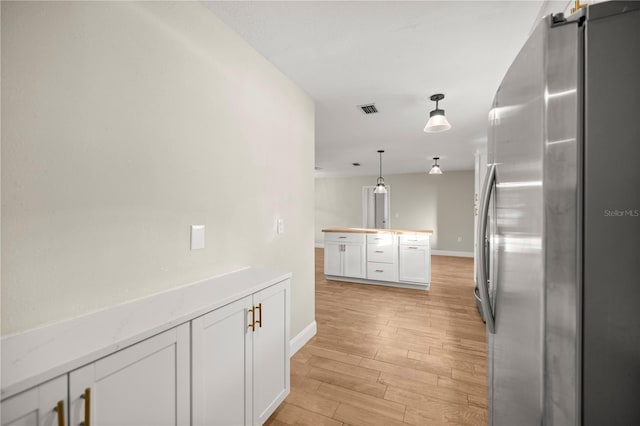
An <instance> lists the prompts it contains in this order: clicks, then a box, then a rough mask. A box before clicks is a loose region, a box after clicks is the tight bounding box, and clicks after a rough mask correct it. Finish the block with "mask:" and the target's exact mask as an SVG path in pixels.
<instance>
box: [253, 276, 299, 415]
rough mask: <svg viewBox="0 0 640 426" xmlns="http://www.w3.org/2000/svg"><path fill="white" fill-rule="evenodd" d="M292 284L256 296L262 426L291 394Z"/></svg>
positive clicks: (257, 397)
mask: <svg viewBox="0 0 640 426" xmlns="http://www.w3.org/2000/svg"><path fill="white" fill-rule="evenodd" d="M289 287H290V284H289V281H288V280H287V281H283V282H281V283H279V284H276V285H273V286H271V287H268V288H266V289H264V290H262V291H260V292H258V293H256V294H254V296H253V304H254V306H256V307H259V310H258V315H257V319H259V320H260V324H259V325H258V326H256V330H255V332H254V333H252V334H253V413H254V414H253V416H254V417H253V423H254V424H258V425H261V424H263V423H264V422H265V421H266V420H267V419H268V418H269V416H270V415H271V414H272V413H273V412H274V411H275V409H276V408H278V405H280V403H281V402H282V401H284V399H285V398H286V396H287V395H288V394H289V352H290V349H289Z"/></svg>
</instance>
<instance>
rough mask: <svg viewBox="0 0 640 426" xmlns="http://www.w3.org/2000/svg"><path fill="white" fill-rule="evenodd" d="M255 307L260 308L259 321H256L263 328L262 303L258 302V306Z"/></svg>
mask: <svg viewBox="0 0 640 426" xmlns="http://www.w3.org/2000/svg"><path fill="white" fill-rule="evenodd" d="M255 309H258V311H259V312H258V321H256V322H257V323H258V326H260V328H262V303H258V306H256V307H255Z"/></svg>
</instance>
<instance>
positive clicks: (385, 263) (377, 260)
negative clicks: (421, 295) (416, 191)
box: [322, 228, 433, 290]
mask: <svg viewBox="0 0 640 426" xmlns="http://www.w3.org/2000/svg"><path fill="white" fill-rule="evenodd" d="M322 232H324V253H325V257H324V259H325V264H324V273H325V276H326V277H327V278H328V279H335V280H338V281H347V282H357V283H363V284H380V285H389V286H395V287H407V288H417V289H423V290H428V289H429V286H430V283H431V249H430V235H431V234H432V233H433V232H432V231H430V230H420V231H412V230H403V229H367V228H330V229H323V230H322ZM347 247H349V248H347ZM355 247H357V250H356V249H355ZM349 250H350V251H349ZM347 253H348V254H347ZM354 253H358V254H357V255H356V254H354ZM346 259H351V265H357V267H354V266H350V267H349V265H348V261H347V260H346Z"/></svg>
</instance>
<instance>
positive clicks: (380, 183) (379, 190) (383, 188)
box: [373, 150, 387, 194]
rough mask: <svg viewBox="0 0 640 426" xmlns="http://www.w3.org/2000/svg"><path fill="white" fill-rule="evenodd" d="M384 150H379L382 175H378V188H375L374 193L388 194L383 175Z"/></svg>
mask: <svg viewBox="0 0 640 426" xmlns="http://www.w3.org/2000/svg"><path fill="white" fill-rule="evenodd" d="M383 152H384V151H383V150H379V151H378V154H380V176H378V180H377V182H376V189H374V190H373V193H374V194H386V193H387V187H386V186H385V185H384V178H383V177H382V153H383Z"/></svg>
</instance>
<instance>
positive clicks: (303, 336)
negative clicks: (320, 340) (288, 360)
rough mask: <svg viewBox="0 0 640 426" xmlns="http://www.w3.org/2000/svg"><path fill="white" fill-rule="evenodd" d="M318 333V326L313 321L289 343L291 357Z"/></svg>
mask: <svg viewBox="0 0 640 426" xmlns="http://www.w3.org/2000/svg"><path fill="white" fill-rule="evenodd" d="M317 332H318V326H317V324H316V321H315V320H313V322H312V323H311V324H309V325H308V326H306V327H305V328H303V329H302V331H301V332H300V333H298V334H297V335H296V336H295V337H294V338H293V339H291V340H290V341H289V348H290V349H289V350H290V354H291V356H293V355H294V354H295V353H296V352H298V351H299V350H300V348H302V347H303V346H304V345H305V344H306V343H307V342H308V341H309V340H311V338H312V337H313V336H315V335H316V333H317Z"/></svg>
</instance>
